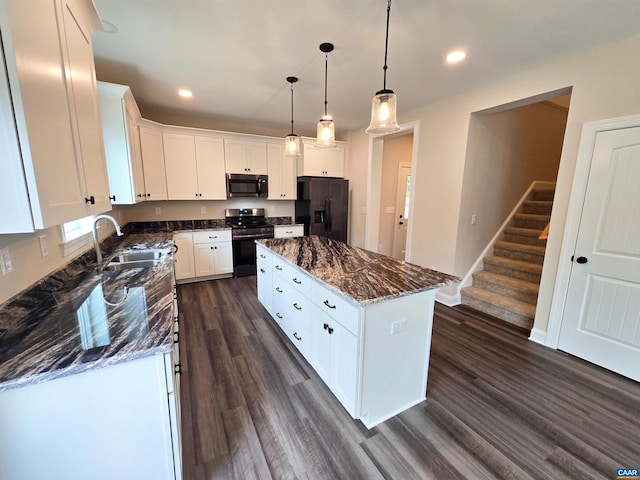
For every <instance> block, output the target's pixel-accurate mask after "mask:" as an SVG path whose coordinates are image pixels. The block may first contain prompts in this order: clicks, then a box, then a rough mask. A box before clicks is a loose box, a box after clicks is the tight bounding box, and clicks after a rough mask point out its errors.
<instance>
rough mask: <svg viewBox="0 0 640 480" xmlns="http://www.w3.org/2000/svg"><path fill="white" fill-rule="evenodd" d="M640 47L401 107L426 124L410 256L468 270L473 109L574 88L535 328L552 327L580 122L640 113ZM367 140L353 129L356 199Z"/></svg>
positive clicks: (559, 62) (579, 57)
mask: <svg viewBox="0 0 640 480" xmlns="http://www.w3.org/2000/svg"><path fill="white" fill-rule="evenodd" d="M638 51H640V35H634V36H632V37H628V38H626V39H624V40H621V41H618V42H614V43H611V44H607V45H603V46H600V47H597V48H594V49H591V50H588V51H583V52H579V53H575V54H572V55H569V56H565V57H558V58H555V59H553V60H552V61H549V62H547V63H544V64H541V65H537V66H532V67H531V68H530V69H529V70H527V71H524V72H521V73H519V74H516V75H512V76H510V77H506V78H504V79H502V80H499V81H496V82H493V83H492V84H489V85H483V86H478V88H477V89H475V90H473V91H469V92H466V93H463V94H460V95H457V96H455V97H451V98H447V99H444V100H442V101H439V102H436V103H432V104H429V105H425V106H423V107H420V108H417V109H414V110H411V111H404V112H402V111H401V112H400V114H399V121H400V123H408V122H413V121H419V122H420V137H419V139H418V153H417V165H416V167H415V168H416V175H415V183H414V186H415V208H414V222H413V230H412V237H411V241H410V245H413V250H412V252H411V260H412V261H413V262H415V263H418V264H420V265H423V266H432V267H435V268H436V269H438V270H442V271H444V272H448V273H453V274H456V275H460V276H461V275H463V274H464V273H465V272H463V271H459V270H457V269H456V265H455V260H456V255H457V251H458V248H459V244H460V242H461V239H460V238H459V231H458V226H459V217H460V212H461V199H462V186H463V177H464V168H465V159H466V146H467V141H468V138H467V135H468V129H469V120H470V115H471V113H472V112H478V111H482V110H486V109H489V108H493V107H497V106H500V105H505V104H509V103H512V102H516V101H518V100H521V99H526V98H530V97H534V96H538V95H543V94H545V93H547V92H552V91H557V90H562V89H565V88H567V87H573V90H572V97H571V108H570V110H569V116H568V120H567V128H566V133H565V140H564V146H563V149H562V156H561V161H560V168H559V171H558V179H557V190H556V197H555V202H554V210H553V217H552V221H551V230H550V237H549V241H548V244H547V254H546V258H545V266H544V272H543V277H542V283H541V286H540V295H539V301H538V309H537V313H536V319H535V323H534V328H536V329H539V330H541V331H546V328H547V323H548V317H549V309H550V304H551V295H552V292H553V286H554V282H555V277H556V272H557V266H558V262H559V260H560V259H559V252H560V245H561V240H562V235H563V233H564V224H565V221H566V215H567V206H568V201H569V193H570V187H571V183H572V178H573V172H574V168H575V162H576V156H577V151H578V144H579V140H580V132H581V129H582V124H583V123H584V122H587V121H593V120H599V119H604V118H612V117H618V116H623V115H630V114H634V113H638V112H639V111H640V89H639V88H638V87H637V86H638V84H639V83H640V67H639V66H638V64H637V62H636V61H635V59H636V58H637V52H638ZM398 103H399V105H400V107H401V106H402V97H401V96H400V98H399V102H398ZM365 138H366V136H365V134H364V129H362V130H357V131H353V132H350V136H349V142H350V153H349V160H348V162H349V164H350V172H354V173H357V175H354V174H351V173H350V175H351V177H350V180H351V184H352V189H353V191H354V192H357V195H358V198H366V195H367V192H366V190H367V177H366V176H365V175H362V173H363V172H364V171H365V170H367V168H368V167H367V168H365V167H363V166H361V165H356V164H359V163H361V162H368V161H369V155H368V153H366V152H365V151H363V150H364V149H363V148H362V145H363V143H366V142H367V140H365ZM354 146H355V147H356V148H353V147H354ZM353 227H355V224H354V226H353ZM353 227H352V228H353ZM360 235H364V233H356V232H354V235H353V238H355V237H358V238H359V236H360Z"/></svg>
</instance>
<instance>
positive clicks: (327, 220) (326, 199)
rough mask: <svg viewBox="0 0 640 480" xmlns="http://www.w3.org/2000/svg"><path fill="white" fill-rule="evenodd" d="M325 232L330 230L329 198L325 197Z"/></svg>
mask: <svg viewBox="0 0 640 480" xmlns="http://www.w3.org/2000/svg"><path fill="white" fill-rule="evenodd" d="M323 220H324V233H327V232H328V231H329V198H328V197H325V198H324V218H323Z"/></svg>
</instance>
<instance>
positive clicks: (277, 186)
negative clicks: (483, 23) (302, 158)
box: [267, 143, 297, 200]
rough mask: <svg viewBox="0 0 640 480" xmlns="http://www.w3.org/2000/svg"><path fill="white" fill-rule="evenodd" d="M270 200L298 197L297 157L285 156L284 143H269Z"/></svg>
mask: <svg viewBox="0 0 640 480" xmlns="http://www.w3.org/2000/svg"><path fill="white" fill-rule="evenodd" d="M267 167H268V170H267V171H268V175H269V200H295V199H296V187H297V176H296V159H295V157H285V156H284V145H282V144H276V143H269V144H267Z"/></svg>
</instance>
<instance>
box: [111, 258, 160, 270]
mask: <svg viewBox="0 0 640 480" xmlns="http://www.w3.org/2000/svg"><path fill="white" fill-rule="evenodd" d="M160 263H162V260H159V259H155V260H135V261H129V262H110V263H109V264H108V265H107V266H106V267H104V270H127V269H129V268H151V267H157V266H158V265H160Z"/></svg>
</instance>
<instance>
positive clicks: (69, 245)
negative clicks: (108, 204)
mask: <svg viewBox="0 0 640 480" xmlns="http://www.w3.org/2000/svg"><path fill="white" fill-rule="evenodd" d="M93 219H94V217H93V215H92V216H90V217H84V218H81V219H79V220H73V221H71V222H67V223H64V224H62V241H63V242H64V243H63V245H62V246H63V250H64V255H65V256H67V255H69V254H70V253H73V252H75V251H76V250H80V249H81V248H82V247H84V246H85V245H88V244H89V243H91V242H92V235H91V230H92V229H93Z"/></svg>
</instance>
